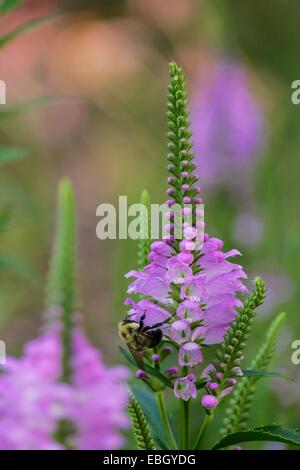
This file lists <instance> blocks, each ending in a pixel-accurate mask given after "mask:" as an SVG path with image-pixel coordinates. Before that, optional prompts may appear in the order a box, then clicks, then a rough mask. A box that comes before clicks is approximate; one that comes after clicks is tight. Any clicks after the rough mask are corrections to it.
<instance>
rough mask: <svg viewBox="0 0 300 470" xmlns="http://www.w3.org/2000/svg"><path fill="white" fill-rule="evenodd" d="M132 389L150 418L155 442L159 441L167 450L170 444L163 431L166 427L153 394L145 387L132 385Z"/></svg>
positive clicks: (162, 447)
mask: <svg viewBox="0 0 300 470" xmlns="http://www.w3.org/2000/svg"><path fill="white" fill-rule="evenodd" d="M130 389H131V391H132V393H133V395H134V396H135V397H136V399H137V401H138V402H139V405H140V407H141V408H142V410H143V412H144V414H145V416H146V418H147V420H148V423H149V426H150V430H151V434H152V436H153V439H154V440H155V442H157V444H158V445H159V446H160V447H161V449H163V450H167V449H168V445H167V443H166V439H165V435H164V433H163V429H164V427H163V423H162V421H161V417H160V413H159V409H158V406H157V403H156V400H155V399H154V397H153V394H152V393H150V392H149V391H148V390H146V388H145V387H136V386H134V385H132V386H131V387H130Z"/></svg>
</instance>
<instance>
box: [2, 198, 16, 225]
mask: <svg viewBox="0 0 300 470" xmlns="http://www.w3.org/2000/svg"><path fill="white" fill-rule="evenodd" d="M12 208H13V205H12V204H11V203H10V202H7V203H6V204H4V205H3V206H2V207H1V209H0V231H4V230H6V229H7V226H8V224H9V222H10V220H11V216H12Z"/></svg>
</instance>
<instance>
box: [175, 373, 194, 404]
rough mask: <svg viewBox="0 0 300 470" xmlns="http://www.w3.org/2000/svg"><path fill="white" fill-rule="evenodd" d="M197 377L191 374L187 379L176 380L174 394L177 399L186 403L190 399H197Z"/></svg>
mask: <svg viewBox="0 0 300 470" xmlns="http://www.w3.org/2000/svg"><path fill="white" fill-rule="evenodd" d="M195 382H196V377H195V376H194V375H193V374H189V375H187V376H186V377H182V378H179V379H176V380H175V383H174V394H175V397H176V398H181V399H182V400H184V401H187V400H189V398H196V396H197V389H196V385H195Z"/></svg>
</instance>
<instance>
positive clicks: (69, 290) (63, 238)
mask: <svg viewBox="0 0 300 470" xmlns="http://www.w3.org/2000/svg"><path fill="white" fill-rule="evenodd" d="M76 303H77V283H76V215H75V203H74V195H73V189H72V185H71V183H70V182H69V181H68V180H62V181H61V182H60V184H59V188H58V209H57V219H56V236H55V241H54V246H53V253H52V257H51V261H50V270H49V277H48V285H47V299H46V308H51V307H54V306H58V307H59V308H60V309H61V321H62V332H61V338H62V346H63V354H62V374H61V380H62V381H63V382H67V383H68V382H70V380H71V374H72V371H71V353H72V351H71V349H72V344H71V343H72V329H73V312H74V310H75V308H76V306H77V305H76Z"/></svg>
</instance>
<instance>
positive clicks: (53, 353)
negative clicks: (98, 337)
mask: <svg viewBox="0 0 300 470" xmlns="http://www.w3.org/2000/svg"><path fill="white" fill-rule="evenodd" d="M60 344H61V343H60V334H59V329H58V328H51V329H49V330H48V331H46V332H45V333H43V334H42V335H41V336H40V337H38V338H37V339H35V340H33V341H30V342H29V343H27V344H26V345H25V347H24V354H23V356H22V357H21V358H18V359H12V358H9V359H8V363H7V365H6V366H5V369H4V370H3V371H2V373H1V375H0V449H2V450H6V449H11V450H26V449H33V450H45V449H63V448H64V447H63V445H61V444H59V443H57V442H56V441H55V439H54V437H53V436H54V433H55V431H56V430H57V427H58V424H59V422H60V420H62V419H64V420H70V421H71V422H72V423H73V424H74V427H75V430H76V431H75V434H74V435H73V436H70V439H69V440H70V442H71V443H72V447H74V448H75V449H91V450H99V449H116V448H119V447H120V446H121V445H122V443H123V438H122V436H121V434H120V430H121V429H124V428H125V427H127V425H128V421H127V416H126V414H125V410H124V408H125V405H126V401H127V392H126V389H125V387H124V386H123V385H122V383H123V381H125V380H126V379H127V378H128V374H127V369H125V368H123V367H115V368H107V367H106V366H105V365H104V363H103V361H102V358H101V355H100V353H99V351H97V350H96V348H94V347H93V346H91V345H90V344H89V342H88V340H87V338H86V337H85V335H84V333H83V332H82V331H81V330H79V329H76V330H75V331H74V334H73V356H72V372H73V375H72V383H71V384H64V383H61V382H60V381H59V380H60V375H61V366H60V364H61V354H62V350H61V346H60Z"/></svg>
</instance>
